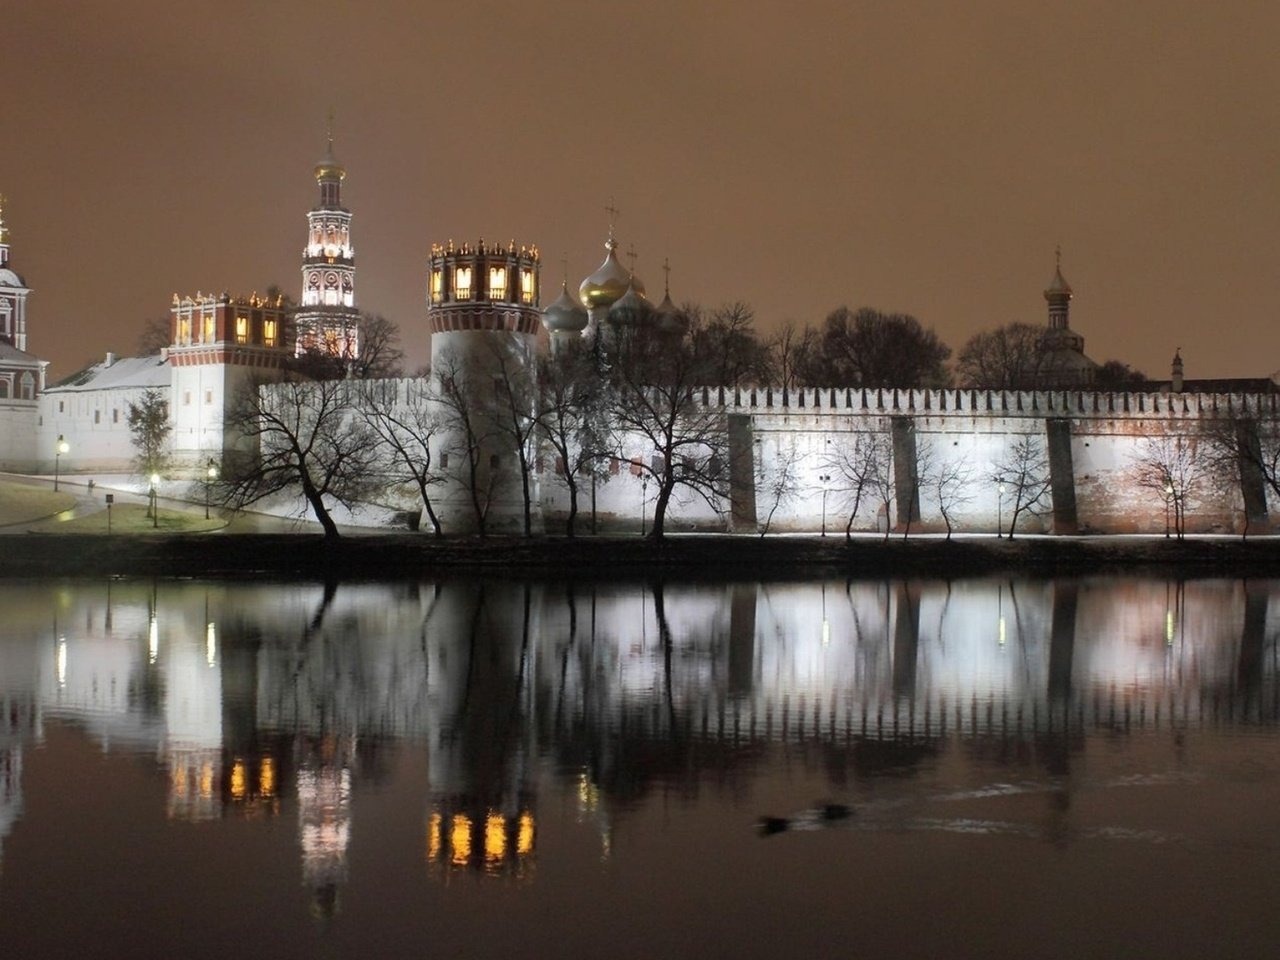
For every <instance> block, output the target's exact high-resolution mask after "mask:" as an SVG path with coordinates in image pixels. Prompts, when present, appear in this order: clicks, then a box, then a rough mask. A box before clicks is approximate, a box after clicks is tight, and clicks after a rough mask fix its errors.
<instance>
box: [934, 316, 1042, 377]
mask: <svg viewBox="0 0 1280 960" xmlns="http://www.w3.org/2000/svg"><path fill="white" fill-rule="evenodd" d="M1044 334H1045V328H1044V327H1037V326H1034V325H1032V324H1030V323H1010V324H1006V325H1005V326H1003V327H997V328H996V329H995V330H984V331H982V332H981V333H976V334H974V335H973V336H972V337H970V338H969V339H968V341H966V343H965V345H964V346H963V347H961V348H960V352H959V353H958V354H957V355H956V374H957V376H958V377H959V379H960V383H961V385H962V386H965V387H982V388H985V389H990V390H1034V389H1035V388H1036V387H1038V386H1039V385H1040V378H1041V373H1042V368H1043V366H1044V362H1045V356H1046V354H1045V348H1044Z"/></svg>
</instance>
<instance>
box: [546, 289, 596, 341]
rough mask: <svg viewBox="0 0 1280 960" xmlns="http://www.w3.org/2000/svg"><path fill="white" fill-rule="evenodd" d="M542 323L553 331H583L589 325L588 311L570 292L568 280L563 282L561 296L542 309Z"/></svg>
mask: <svg viewBox="0 0 1280 960" xmlns="http://www.w3.org/2000/svg"><path fill="white" fill-rule="evenodd" d="M542 325H543V326H544V327H546V328H547V330H548V331H549V332H551V333H561V332H570V333H581V332H582V331H583V330H584V329H586V326H587V311H586V310H585V309H584V308H583V306H582V304H581V303H580V302H579V301H578V300H576V299H575V298H574V297H573V296H572V295H571V294H570V293H569V284H568V281H566V282H564V283H563V284H561V287H560V296H558V297H556V299H555V301H554V302H552V303H551V304H550V305H548V306H547V308H546V309H545V310H543V311H542Z"/></svg>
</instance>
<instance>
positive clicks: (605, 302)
mask: <svg viewBox="0 0 1280 960" xmlns="http://www.w3.org/2000/svg"><path fill="white" fill-rule="evenodd" d="M604 248H605V250H606V251H607V252H606V254H605V258H604V263H602V264H600V267H599V268H598V269H597V270H596V272H595V273H593V274H591V276H589V277H587V279H585V280H583V281H582V284H581V285H580V286H579V287H578V295H579V296H580V297H581V298H582V302H583V303H584V304H586V305H587V307H608V306H611V305H612V304H613V303H615V302H616V301H618V300H619V299H621V297H622V295H623V294H625V293H626V292H627V288H628V287H634V288H635V289H636V290H637V291H638V292H639V293H641V294H643V293H644V284H643V283H641V282H640V280H639V278H638V277H636V276H634V275H633V274H632V273H631V271H629V270H628V269H627V268H626V267H624V266H623V265H622V264H621V263H619V262H618V257H617V253H616V251H617V249H618V242H617V241H616V240H614V239H613V237H610V238H609V239H608V240H607V241H605V245H604Z"/></svg>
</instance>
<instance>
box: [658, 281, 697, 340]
mask: <svg viewBox="0 0 1280 960" xmlns="http://www.w3.org/2000/svg"><path fill="white" fill-rule="evenodd" d="M655 324H656V326H657V328H658V331H659V332H660V333H669V334H672V335H673V336H674V335H677V334H678V335H683V334H684V333H685V331H687V330H688V329H689V318H688V317H686V316H685V315H684V311H682V310H681V309H680V308H679V307H677V306H676V305H675V304H674V303H672V302H671V294H670V292H668V293H667V295H666V296H665V297H663V298H662V302H661V303H660V304H658V309H657V311H656V319H655Z"/></svg>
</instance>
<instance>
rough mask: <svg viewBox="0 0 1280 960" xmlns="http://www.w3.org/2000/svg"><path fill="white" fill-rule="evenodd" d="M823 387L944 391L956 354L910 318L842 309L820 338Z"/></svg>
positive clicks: (936, 336)
mask: <svg viewBox="0 0 1280 960" xmlns="http://www.w3.org/2000/svg"><path fill="white" fill-rule="evenodd" d="M819 356H820V357H821V361H822V363H821V369H820V372H819V375H820V376H821V377H822V385H823V386H835V387H844V386H852V387H943V386H946V385H947V384H948V383H949V382H950V375H949V374H948V373H947V368H946V361H947V358H948V357H950V356H951V348H950V347H948V346H947V345H946V344H945V343H943V342H942V341H941V340H940V339H938V335H937V334H935V333H934V332H933V331H932V330H927V329H925V327H924V326H922V325H921V323H920V321H919V320H917V319H916V318H915V317H913V316H910V315H908V314H905V313H881V312H880V311H879V310H872V309H870V308H868V307H863V308H861V309H859V310H858V311H856V312H854V311H851V310H850V309H849V308H848V307H840V308H838V309H836V310H834V311H832V313H831V314H829V315H828V316H827V319H826V321H825V322H824V324H823V328H822V334H821V350H820V351H819Z"/></svg>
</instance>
